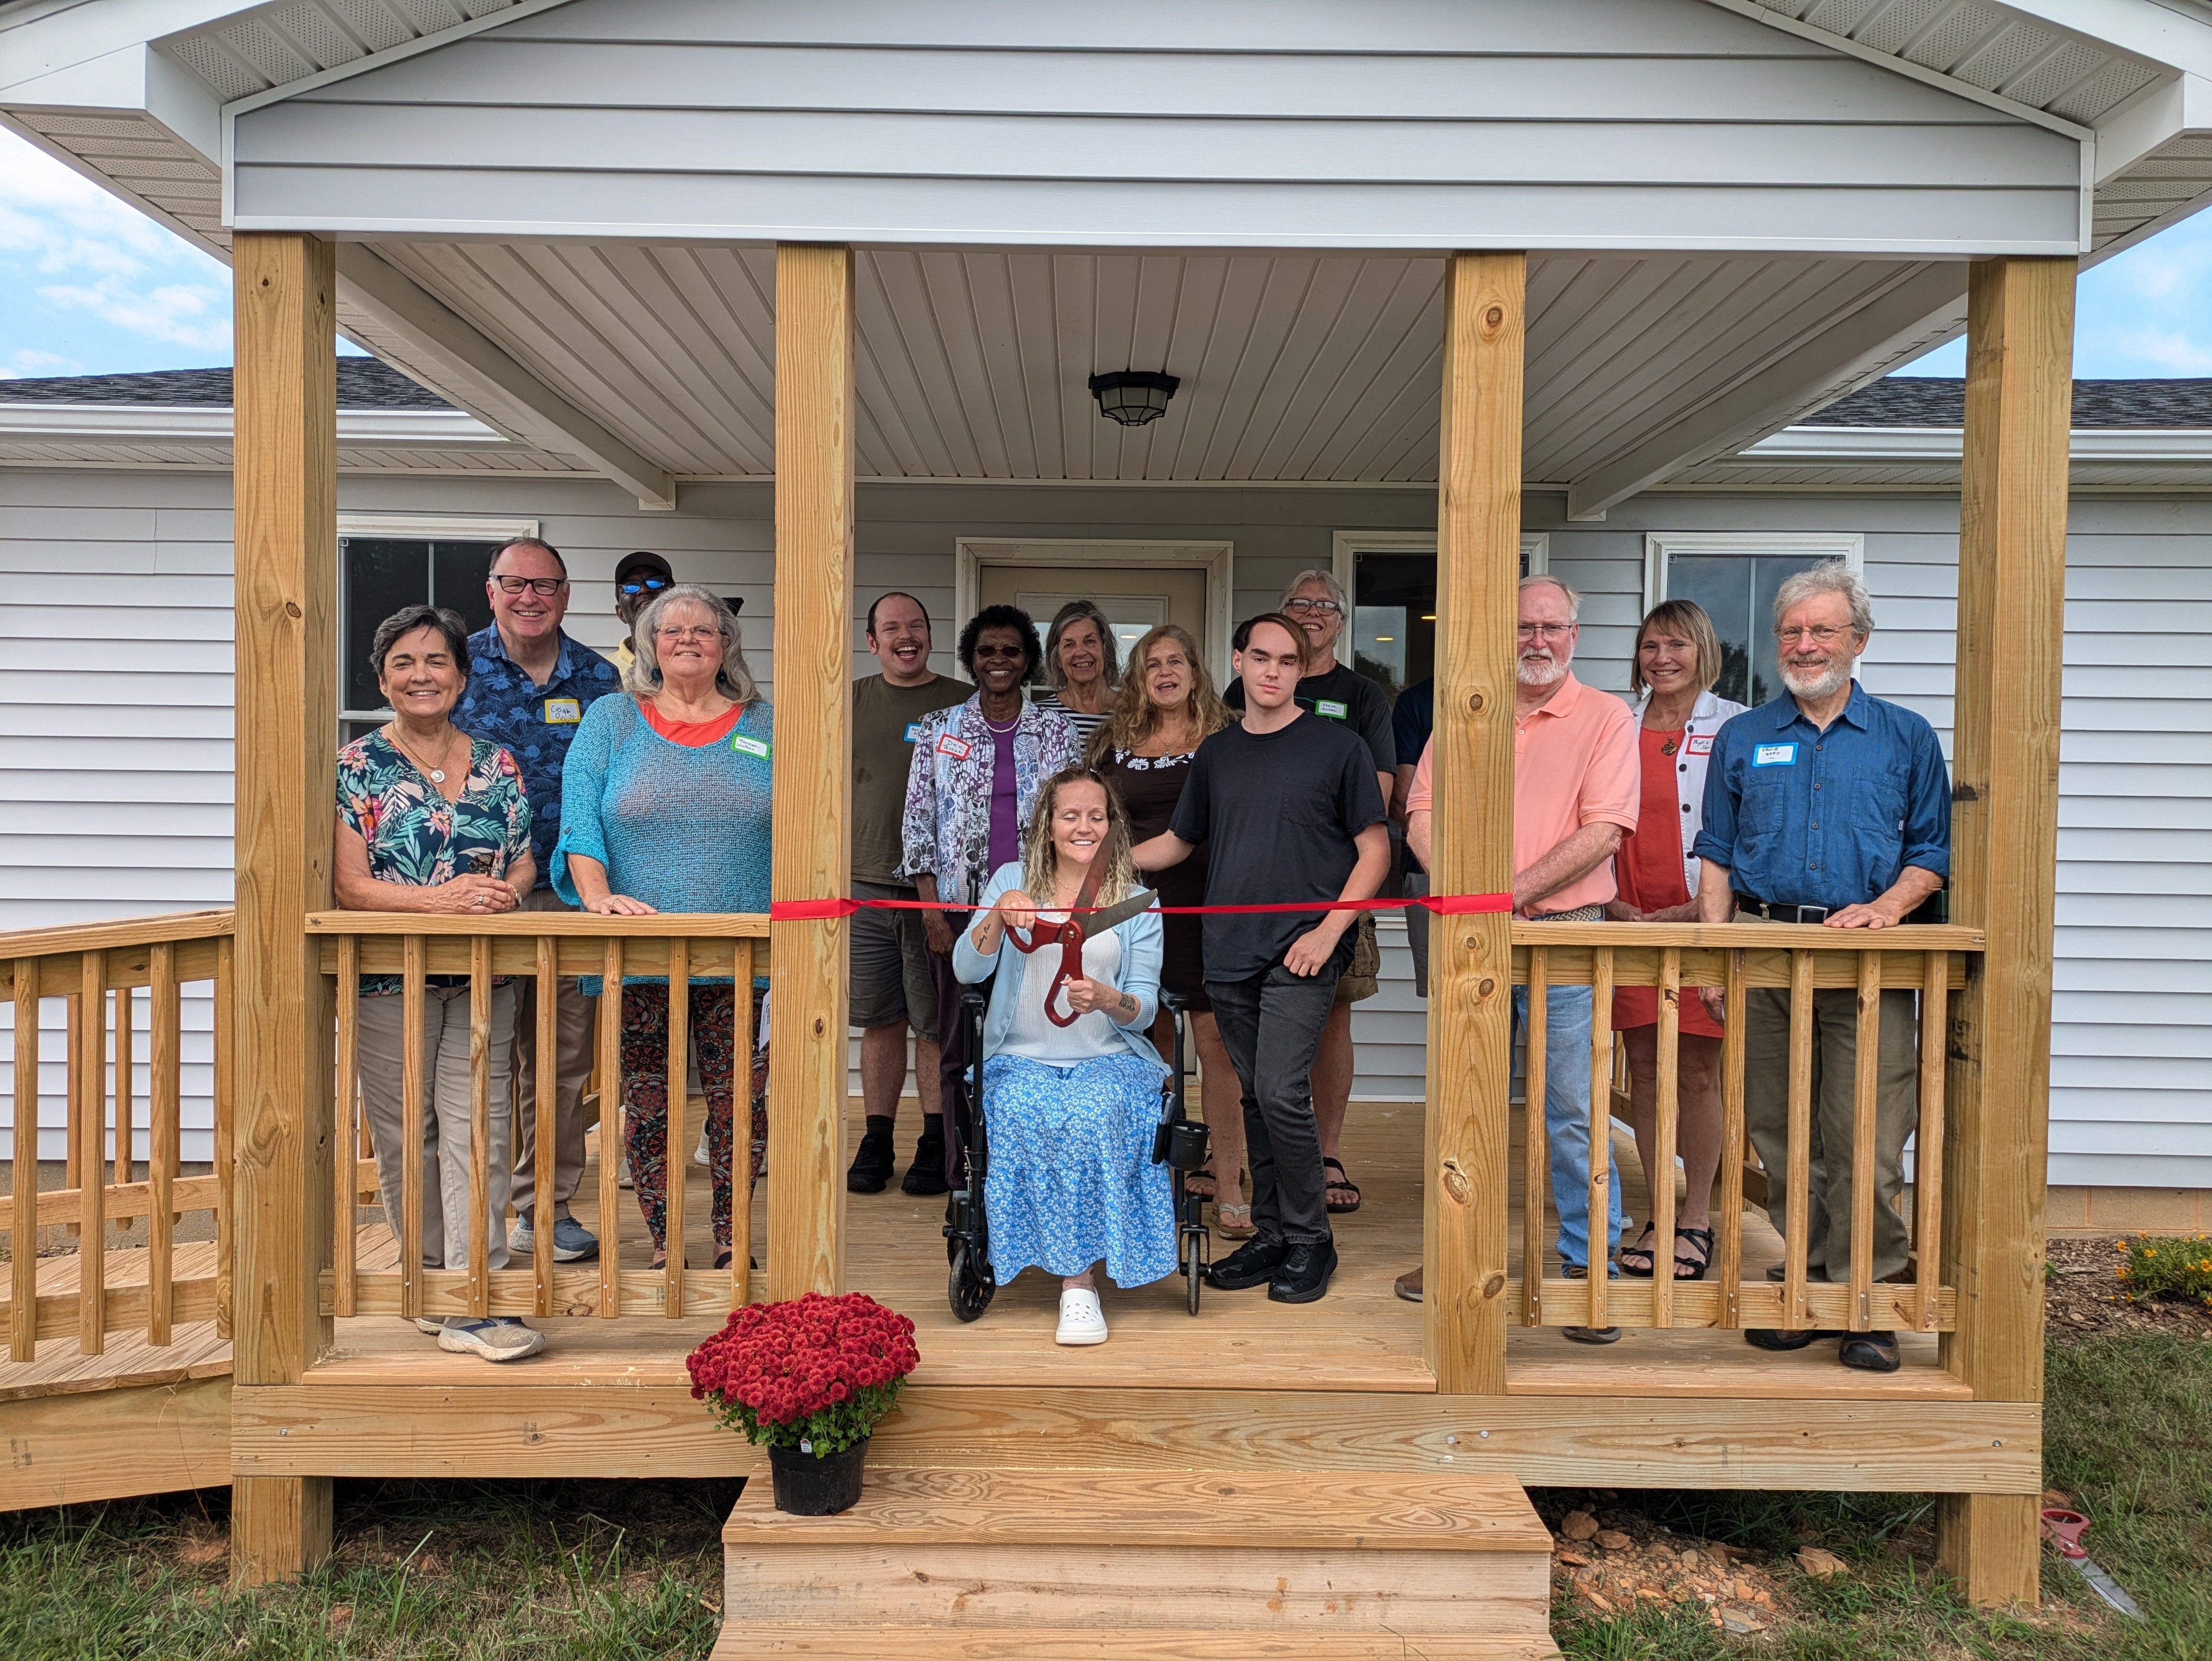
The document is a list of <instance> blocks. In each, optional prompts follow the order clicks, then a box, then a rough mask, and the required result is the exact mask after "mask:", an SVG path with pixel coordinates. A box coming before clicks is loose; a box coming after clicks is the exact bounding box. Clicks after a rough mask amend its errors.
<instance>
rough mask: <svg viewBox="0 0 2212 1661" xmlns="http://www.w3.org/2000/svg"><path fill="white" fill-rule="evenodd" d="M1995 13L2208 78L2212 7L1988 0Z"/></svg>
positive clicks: (2165, 0)
mask: <svg viewBox="0 0 2212 1661" xmlns="http://www.w3.org/2000/svg"><path fill="white" fill-rule="evenodd" d="M1990 3H1991V4H1992V5H1993V6H1994V7H1995V9H1996V10H1998V11H2001V12H2004V13H2007V14H2008V15H2011V16H2014V17H2021V18H2025V19H2027V21H2030V22H2034V23H2041V24H2043V25H2044V26H2045V27H2048V28H2054V29H2062V30H2063V31H2064V32H2065V33H2068V34H2071V35H2074V36H2076V37H2077V38H2079V39H2081V40H2087V41H2088V42H2090V43H2091V44H2092V45H2094V46H2103V47H2105V48H2106V49H2107V50H2109V51H2112V52H2122V53H2124V54H2125V55H2127V56H2128V57H2130V58H2136V59H2137V60H2139V61H2140V62H2142V63H2143V64H2148V65H2150V66H2152V67H2154V68H2158V67H2163V68H2166V69H2168V70H2180V71H2182V72H2184V73H2185V74H2191V75H2203V76H2212V8H2206V7H2203V6H2200V5H2193V4H2187V3H2186V0H2184V3H2181V4H2176V3H2170V0H1990Z"/></svg>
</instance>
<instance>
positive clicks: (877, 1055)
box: [845, 593, 975, 1194]
mask: <svg viewBox="0 0 2212 1661" xmlns="http://www.w3.org/2000/svg"><path fill="white" fill-rule="evenodd" d="M868 649H869V650H870V651H871V652H873V653H874V654H876V660H877V661H878V663H880V664H882V665H883V666H884V670H883V672H882V673H881V674H879V675H870V676H868V677H867V678H866V679H864V680H859V681H855V682H854V684H853V895H854V898H856V899H896V900H910V899H913V898H915V891H914V889H913V888H912V887H910V886H908V885H906V884H903V883H902V882H900V880H899V878H898V868H899V861H900V853H901V849H900V847H899V822H900V819H901V818H902V816H903V813H904V810H905V806H906V782H907V774H908V770H909V768H910V766H911V764H912V761H913V758H914V730H915V723H916V722H918V721H921V719H922V718H923V717H924V716H925V715H933V714H934V713H935V712H936V711H938V710H939V709H945V708H946V707H948V706H949V705H951V704H955V703H960V702H962V701H963V699H965V698H966V697H968V695H969V693H970V692H972V691H975V688H973V687H971V686H969V684H967V683H966V682H965V681H962V680H956V679H955V678H952V677H951V676H950V675H940V674H938V673H936V672H933V670H932V669H931V668H930V666H929V613H928V612H927V611H925V610H924V609H923V608H922V604H921V601H920V600H918V599H915V597H914V596H913V595H912V594H905V593H889V594H885V595H884V596H883V597H882V598H881V599H878V600H877V601H876V603H875V604H874V605H871V606H870V607H869V608H868ZM930 915H931V914H927V913H924V912H921V911H880V910H872V909H871V910H861V911H860V912H857V913H855V914H854V918H853V972H852V1000H853V1012H852V1020H853V1025H855V1026H857V1027H859V1028H860V1029H861V1033H860V1099H861V1103H862V1104H863V1106H864V1108H865V1110H866V1113H867V1117H868V1123H867V1131H866V1135H863V1136H862V1137H861V1139H860V1152H859V1153H856V1154H854V1157H853V1164H852V1168H851V1169H850V1170H848V1171H847V1172H846V1173H845V1186H846V1188H847V1189H848V1190H849V1191H850V1192H852V1193H854V1194H880V1193H882V1192H883V1191H884V1188H885V1187H887V1186H888V1185H889V1184H890V1178H891V1171H892V1168H893V1166H894V1165H896V1163H897V1155H896V1152H895V1151H894V1149H893V1148H892V1147H891V1132H892V1127H893V1125H894V1124H895V1123H896V1116H897V1114H898V1103H899V1088H900V1086H902V1085H903V1084H904V1083H905V1082H906V1034H907V1029H908V1027H912V1028H913V1029H914V1037H915V1065H914V1075H915V1093H916V1094H917V1095H918V1096H919V1097H920V1098H921V1141H919V1142H917V1143H916V1144H915V1152H914V1165H913V1166H912V1168H910V1169H909V1170H908V1171H907V1173H906V1180H905V1182H904V1183H902V1187H903V1188H904V1189H905V1191H906V1192H907V1193H908V1194H942V1193H943V1192H944V1191H945V1120H944V1117H943V1115H942V1113H941V1112H940V1110H939V1095H938V1076H937V1075H938V1053H937V1018H938V995H937V972H936V969H935V967H934V965H933V964H932V963H931V961H930V952H929V944H928V935H927V924H926V923H925V921H924V919H925V917H926V916H930Z"/></svg>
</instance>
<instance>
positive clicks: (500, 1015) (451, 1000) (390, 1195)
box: [343, 981, 515, 1269]
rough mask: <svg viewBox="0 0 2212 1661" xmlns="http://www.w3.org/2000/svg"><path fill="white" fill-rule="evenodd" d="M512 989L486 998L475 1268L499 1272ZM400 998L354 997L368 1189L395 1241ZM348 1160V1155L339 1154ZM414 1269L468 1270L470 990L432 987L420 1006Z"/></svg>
mask: <svg viewBox="0 0 2212 1661" xmlns="http://www.w3.org/2000/svg"><path fill="white" fill-rule="evenodd" d="M514 988H515V983H513V982H512V981H510V982H508V983H507V984H506V985H505V986H495V987H494V988H493V989H492V994H491V1043H490V1044H489V1050H490V1060H489V1068H490V1073H491V1078H490V1092H489V1093H490V1104H489V1110H490V1123H491V1138H490V1140H491V1147H490V1149H489V1153H488V1156H487V1157H488V1161H489V1174H488V1178H487V1181H486V1184H485V1188H486V1192H485V1195H484V1205H485V1209H486V1210H488V1211H489V1213H490V1214H491V1215H490V1219H489V1235H488V1237H487V1246H488V1249H487V1250H486V1251H485V1252H484V1267H485V1268H487V1269H505V1268H506V1267H507V1222H506V1218H507V1050H508V1045H509V1043H511V1042H512V1040H513V1028H514ZM406 1014H407V1012H406V1007H405V1000H404V999H403V998H402V997H401V996H400V995H398V993H393V994H391V995H388V996H385V997H377V998H363V999H362V1000H361V1024H360V1033H361V1110H362V1117H363V1118H364V1119H366V1120H367V1121H368V1140H369V1145H370V1146H371V1147H374V1149H375V1150H376V1180H377V1186H378V1187H379V1188H380V1189H382V1190H383V1195H384V1219H385V1221H386V1223H387V1224H389V1225H390V1226H391V1229H392V1238H393V1239H395V1240H397V1239H400V1238H403V1235H402V1232H401V1226H400V1225H401V1220H402V1218H403V1217H404V1211H403V1210H402V1208H401V1203H400V1202H401V1196H402V1194H403V1193H404V1189H402V1187H401V1183H402V1181H403V1180H404V1177H403V1173H404V1171H405V1170H406V1169H407V1165H406V1159H407V1148H406V1129H407V1117H406V1108H405V1101H406V1098H405V1095H404V1090H405V1080H406V1076H407V1075H406V1073H405V1072H404V1060H405V1056H406V1051H405V1050H404V1049H403V1048H402V1046H403V1044H404V1043H405V1038H406V1031H407V1021H406ZM351 1151H352V1150H350V1149H346V1150H343V1152H345V1153H349V1154H350V1153H351ZM417 1157H419V1158H420V1159H422V1262H423V1264H424V1266H425V1267H427V1268H429V1269H466V1268H467V1267H468V1266H469V989H468V988H467V987H465V986H434V987H431V988H429V989H428V990H427V991H426V992H425V994H424V995H423V999H422V1147H421V1148H420V1149H419V1150H418V1151H417Z"/></svg>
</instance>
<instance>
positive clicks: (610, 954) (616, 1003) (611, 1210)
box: [599, 938, 624, 1320]
mask: <svg viewBox="0 0 2212 1661" xmlns="http://www.w3.org/2000/svg"><path fill="white" fill-rule="evenodd" d="M622 977H623V943H622V941H621V940H620V939H619V938H617V939H613V940H609V941H608V942H607V946H606V977H605V981H604V982H603V983H602V984H601V985H600V987H599V1313H600V1314H602V1315H604V1316H605V1317H607V1318H608V1319H609V1320H612V1319H613V1318H614V1317H616V1316H617V1315H620V1314H621V1313H622V1226H621V1224H622V1189H621V1187H620V1185H619V1183H618V1182H617V1178H618V1177H620V1176H621V1174H622V1161H623V1146H624V1145H623V1092H622V1000H623V995H622Z"/></svg>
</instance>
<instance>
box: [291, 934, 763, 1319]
mask: <svg viewBox="0 0 2212 1661" xmlns="http://www.w3.org/2000/svg"><path fill="white" fill-rule="evenodd" d="M307 928H308V931H309V933H310V934H315V935H319V936H321V937H322V940H323V945H322V967H323V970H324V971H325V973H328V974H331V975H333V976H335V977H337V1019H338V1027H337V1037H338V1080H339V1088H338V1091H337V1123H336V1125H335V1127H334V1129H335V1130H336V1133H337V1141H336V1144H335V1145H336V1146H337V1147H340V1148H348V1149H350V1148H354V1147H359V1146H361V1137H362V1129H361V1119H360V1111H359V1098H358V1093H357V1092H356V1088H355V1082H354V1081H355V1076H356V1068H357V1065H358V1062H359V1056H360V1025H359V1001H360V994H359V989H360V984H361V977H362V976H364V975H398V976H400V977H402V989H401V991H400V993H399V996H400V997H401V998H403V999H404V1001H405V1009H404V1014H403V1021H402V1025H403V1027H404V1040H403V1043H404V1050H403V1060H402V1069H403V1072H404V1074H405V1076H404V1080H403V1081H402V1092H403V1093H402V1098H401V1099H402V1115H403V1130H402V1136H403V1139H404V1145H405V1146H407V1147H421V1146H422V1123H423V1114H424V1111H425V1109H426V1104H425V1102H424V1100H423V1088H422V1066H421V1053H422V1052H421V1045H422V1008H423V1001H424V999H425V997H426V996H427V984H428V977H430V976H433V975H438V976H465V977H467V981H468V986H469V1016H470V1039H471V1042H470V1056H469V1070H470V1075H471V1081H472V1086H473V1088H472V1092H471V1103H470V1113H471V1137H470V1146H471V1153H472V1155H473V1157H472V1159H471V1164H470V1168H469V1219H470V1221H469V1246H468V1263H469V1267H468V1268H467V1269H425V1268H423V1267H422V1191H421V1189H422V1162H421V1161H420V1160H419V1159H410V1160H408V1161H407V1162H406V1164H405V1167H404V1171H403V1172H402V1177H401V1181H402V1201H401V1211H402V1213H403V1215H402V1217H401V1218H400V1219H399V1221H398V1268H397V1269H391V1270H370V1269H364V1268H363V1267H362V1263H361V1258H360V1254H359V1251H358V1250H357V1244H356V1243H357V1239H358V1230H357V1228H356V1220H355V1209H354V1201H353V1196H352V1194H351V1193H350V1192H349V1191H347V1188H346V1183H347V1177H346V1175H345V1174H344V1168H345V1166H346V1164H347V1163H348V1162H346V1161H344V1160H339V1161H337V1162H336V1165H337V1171H338V1173H339V1174H337V1176H336V1178H335V1180H336V1181H337V1184H338V1188H339V1190H340V1191H339V1192H338V1193H337V1196H335V1197H336V1198H337V1208H336V1210H335V1213H334V1224H335V1226H334V1227H333V1230H332V1239H331V1265H332V1266H331V1269H329V1270H328V1271H327V1272H326V1274H325V1278H324V1289H323V1299H322V1304H323V1310H324V1312H325V1313H326V1314H331V1315H342V1316H343V1315H399V1316H404V1317H417V1316H430V1317H441V1316H448V1315H472V1316H477V1317H483V1316H487V1315H535V1316H549V1315H598V1316H601V1317H605V1318H607V1319H610V1320H611V1319H615V1318H617V1317H630V1316H646V1317H655V1318H665V1319H669V1320H677V1319H682V1318H684V1317H687V1316H688V1317H697V1316H700V1315H706V1314H712V1313H717V1312H720V1311H726V1310H729V1309H731V1308H733V1307H735V1306H736V1305H739V1304H742V1303H746V1302H749V1301H750V1299H751V1298H752V1295H753V1281H752V1271H751V1263H750V1256H749V1254H748V1252H747V1250H746V1242H747V1240H748V1239H749V1238H750V1232H751V1223H752V1183H751V1181H750V1175H751V1163H750V1159H744V1161H743V1163H742V1166H741V1168H740V1169H739V1170H738V1171H735V1172H733V1184H734V1191H733V1193H732V1208H733V1213H734V1214H733V1218H732V1233H733V1236H734V1238H735V1242H736V1245H735V1250H733V1251H732V1254H731V1258H730V1268H729V1271H728V1273H727V1275H721V1274H720V1273H719V1272H716V1271H707V1272H705V1273H702V1272H700V1271H696V1270H693V1271H687V1270H686V1269H685V1267H684V1253H683V1250H682V1242H683V1238H684V1170H685V1168H686V1164H687V1162H688V1158H689V1149H690V1140H689V1139H690V1135H692V1133H693V1131H694V1129H696V1127H694V1126H692V1125H690V1124H689V1123H686V1113H687V1109H688V1106H689V1103H688V1092H687V1091H686V1090H685V1088H684V1066H685V1062H684V1056H685V1053H686V1050H687V1048H688V1045H689V1043H690V1001H689V1000H688V999H685V998H679V997H671V998H670V1000H669V1009H668V1053H669V1058H670V1059H669V1062H668V1078H669V1090H668V1131H667V1144H666V1145H667V1147H668V1150H669V1167H670V1171H671V1175H670V1180H669V1183H668V1216H667V1238H668V1240H669V1243H670V1246H671V1250H670V1251H669V1253H668V1261H667V1264H666V1267H665V1268H664V1269H623V1268H622V1267H621V1264H620V1261H619V1257H620V1254H619V1252H618V1250H617V1241H616V1234H615V1229H616V1220H617V1218H618V1217H619V1216H620V1215H621V1214H622V1211H623V1206H622V1203H621V1195H620V1190H619V1189H618V1188H617V1169H618V1166H619V1165H620V1159H619V1158H618V1157H617V1150H618V1149H619V1148H620V1147H622V1146H623V1130H622V1094H623V1092H622V1001H621V999H620V998H619V997H602V998H601V999H600V1000H599V1028H598V1040H599V1043H598V1055H599V1060H598V1063H597V1070H596V1080H597V1087H598V1091H599V1219H600V1232H601V1249H600V1252H599V1262H597V1263H596V1264H592V1265H589V1266H586V1267H584V1268H580V1269H564V1268H562V1267H560V1266H558V1265H556V1263H555V1262H554V1260H553V1231H552V1230H551V1229H550V1228H541V1229H538V1230H536V1231H535V1236H534V1244H535V1250H534V1252H533V1255H532V1262H531V1265H530V1267H529V1268H528V1269H488V1268H487V1267H486V1266H485V1264H486V1260H487V1257H488V1255H489V1252H488V1247H489V1232H488V1231H489V1228H490V1227H492V1226H504V1222H503V1220H501V1221H499V1222H497V1223H496V1224H495V1221H494V1220H493V1219H491V1217H490V1215H489V1206H488V1204H487V1202H486V1200H485V1192H486V1187H487V1184H488V1183H489V1179H490V1177H489V1165H488V1162H487V1154H488V1151H489V1147H490V1141H489V1129H490V1119H489V1114H490V1097H489V1074H490V1066H489V1062H490V1057H489V1041H490V1030H491V995H492V982H493V979H494V977H503V976H504V977H534V978H535V979H536V980H537V981H538V983H539V986H540V991H539V994H538V1002H537V1023H536V1030H535V1031H533V1032H532V1033H530V1034H529V1035H527V1038H528V1042H530V1043H532V1045H533V1046H534V1050H535V1055H536V1059H537V1068H536V1080H537V1088H536V1097H535V1099H534V1100H533V1101H532V1102H529V1103H518V1104H517V1107H516V1111H517V1114H518V1120H517V1125H518V1127H519V1124H520V1119H519V1115H520V1113H522V1112H529V1113H532V1115H534V1119H535V1129H536V1133H537V1135H536V1148H537V1160H538V1164H537V1168H536V1175H537V1187H538V1193H539V1194H541V1195H544V1194H550V1193H551V1192H552V1191H553V1169H552V1160H553V1149H554V1145H555V1136H554V1125H553V1114H554V1098H555V1090H556V1081H557V1072H558V1068H557V1066H556V1038H555V1035H556V1031H557V1030H558V1029H557V1025H556V1020H557V1014H556V1008H557V1003H558V1000H559V998H560V996H561V993H560V990H559V986H558V983H559V982H560V981H561V980H562V979H565V978H568V977H576V976H601V977H605V979H606V981H607V982H608V983H610V984H614V985H619V984H620V983H621V981H622V979H623V977H624V976H625V975H628V976H630V977H636V976H641V975H643V976H666V977H669V979H670V981H671V983H682V982H684V981H685V980H687V979H688V978H690V977H694V976H698V977H711V978H714V979H721V980H728V979H731V978H732V977H734V978H735V979H736V980H737V982H738V984H739V993H738V996H737V997H736V998H735V999H733V1000H732V1001H733V1003H734V1004H735V1006H736V1014H735V1029H736V1030H735V1034H734V1037H735V1039H736V1046H735V1050H736V1056H737V1063H736V1068H735V1071H736V1094H737V1097H738V1099H737V1100H734V1101H733V1102H732V1111H733V1112H735V1113H737V1114H738V1115H739V1116H740V1118H739V1123H740V1124H744V1125H749V1124H750V1116H749V1113H748V1108H747V1103H748V1100H749V1093H748V1092H749V1082H748V1081H749V1079H750V1057H751V1056H752V1053H753V1034H752V1031H751V1022H752V1000H751V998H750V996H749V995H747V993H746V991H745V989H746V988H749V987H750V983H751V981H752V979H753V977H755V976H757V975H764V974H766V973H767V972H768V957H769V946H768V919H767V918H766V917H764V916H690V915H686V916H649V917H600V916H584V915H579V914H575V913H568V912H543V911H533V912H518V913H514V914H512V915H510V916H503V917H495V918H469V917H436V916H420V915H414V914H400V913H382V912H363V911H323V912H316V913H313V914H311V915H310V916H308V918H307ZM749 1135H750V1133H749V1132H747V1133H746V1136H747V1137H749ZM516 1145H519V1138H518V1139H517V1142H516ZM740 1145H741V1147H742V1146H743V1142H742V1141H741V1144H740Z"/></svg>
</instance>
